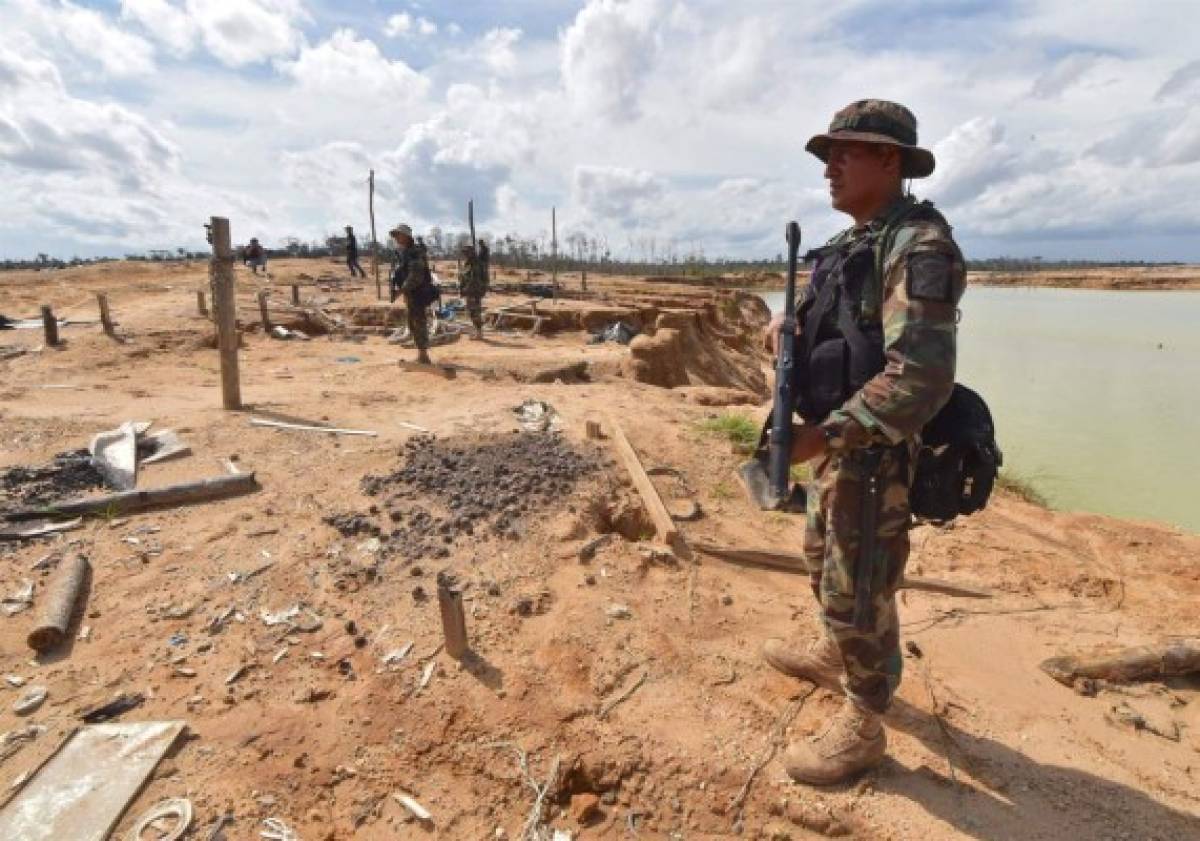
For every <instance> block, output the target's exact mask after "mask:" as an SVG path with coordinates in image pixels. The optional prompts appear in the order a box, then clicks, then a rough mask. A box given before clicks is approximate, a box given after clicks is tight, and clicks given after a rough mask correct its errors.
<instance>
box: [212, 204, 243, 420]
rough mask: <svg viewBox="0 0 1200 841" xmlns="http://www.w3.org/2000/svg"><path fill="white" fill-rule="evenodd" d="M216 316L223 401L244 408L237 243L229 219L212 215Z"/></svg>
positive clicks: (235, 407)
mask: <svg viewBox="0 0 1200 841" xmlns="http://www.w3.org/2000/svg"><path fill="white" fill-rule="evenodd" d="M211 222H212V243H213V256H212V280H213V315H214V316H215V319H216V323H217V347H218V348H219V349H220V351H221V401H222V403H223V405H224V406H225V408H226V409H240V408H242V386H241V381H240V379H239V376H238V332H237V290H236V288H235V286H234V278H233V245H232V244H231V242H230V239H229V220H228V219H225V218H222V217H220V216H214V217H212V220H211Z"/></svg>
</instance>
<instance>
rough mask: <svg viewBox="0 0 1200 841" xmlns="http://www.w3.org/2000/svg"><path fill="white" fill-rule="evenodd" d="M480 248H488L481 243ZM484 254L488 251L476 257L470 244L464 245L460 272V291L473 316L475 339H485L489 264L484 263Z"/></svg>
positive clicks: (469, 313) (468, 312)
mask: <svg viewBox="0 0 1200 841" xmlns="http://www.w3.org/2000/svg"><path fill="white" fill-rule="evenodd" d="M480 248H481V249H486V246H484V245H483V244H482V243H480ZM483 253H486V250H483V251H481V255H480V256H479V257H476V256H475V251H474V249H472V248H471V246H470V245H469V244H468V245H464V246H463V247H462V268H461V269H459V271H458V291H459V293H460V294H461V295H462V296H463V299H464V300H466V302H467V314H468V315H469V316H471V323H472V324H473V325H475V334H474V335H473V336H472V337H471V338H473V339H482V338H483V296H484V295H486V294H487V291H488V276H487V263H486V262H484V259H483V257H482V254H483Z"/></svg>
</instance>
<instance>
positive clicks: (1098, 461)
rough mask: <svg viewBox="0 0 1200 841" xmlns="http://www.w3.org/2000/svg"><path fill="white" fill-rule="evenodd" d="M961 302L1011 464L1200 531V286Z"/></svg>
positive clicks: (965, 339)
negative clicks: (1195, 288) (1198, 289)
mask: <svg viewBox="0 0 1200 841" xmlns="http://www.w3.org/2000/svg"><path fill="white" fill-rule="evenodd" d="M763 298H764V299H765V300H766V302H767V304H768V305H769V306H770V307H771V309H772V310H776V309H778V308H780V307H782V305H783V293H782V292H768V293H766V294H763ZM961 306H962V322H961V324H960V325H959V357H958V381H959V382H961V383H964V384H965V385H969V386H970V387H972V388H974V389H975V390H976V391H978V392H980V393H981V394H982V395H983V396H984V398H985V399H986V400H987V401H988V404H989V406H990V407H991V409H992V414H993V416H994V417H995V421H996V428H997V439H998V440H999V442H1000V447H1001V449H1002V450H1003V451H1004V470H1005V471H1006V472H1010V473H1012V474H1015V475H1017V476H1020V477H1022V478H1024V479H1028V480H1029V481H1031V482H1032V484H1033V485H1034V487H1035V488H1037V490H1038V491H1040V492H1041V493H1042V494H1043V495H1045V496H1046V498H1047V499H1048V500H1049V501H1050V503H1051V504H1052V505H1053V506H1054V507H1056V508H1062V509H1067V510H1080V511H1094V512H1098V513H1102V514H1112V515H1114V516H1119V517H1129V518H1136V519H1148V520H1158V521H1160V522H1165V523H1171V524H1174V525H1178V526H1182V527H1183V528H1186V529H1188V530H1189V531H1194V532H1200V435H1197V432H1198V431H1200V293H1196V292H1142V291H1136V292H1134V291H1130V292H1109V291H1094V290H1077V289H1032V288H1031V289H1008V288H1003V289H1002V288H989V287H972V288H970V289H969V290H968V291H967V294H966V296H965V297H964V298H963V301H962V305H961Z"/></svg>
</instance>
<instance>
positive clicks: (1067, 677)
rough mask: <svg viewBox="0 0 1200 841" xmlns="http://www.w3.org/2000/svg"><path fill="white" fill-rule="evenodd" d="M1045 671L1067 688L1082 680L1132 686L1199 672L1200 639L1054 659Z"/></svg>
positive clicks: (1044, 665) (1047, 661)
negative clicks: (1132, 684)
mask: <svg viewBox="0 0 1200 841" xmlns="http://www.w3.org/2000/svg"><path fill="white" fill-rule="evenodd" d="M1041 668H1042V671H1043V672H1045V673H1046V674H1048V675H1050V677H1052V678H1054V679H1055V680H1057V681H1058V682H1059V683H1061V684H1063V685H1064V686H1074V685H1075V681H1076V680H1078V679H1079V678H1086V679H1091V680H1106V681H1108V682H1110V683H1133V682H1135V681H1139V680H1161V679H1162V678H1165V677H1178V676H1179V675H1186V674H1192V673H1193V672H1200V639H1194V640H1180V641H1179V642H1172V643H1167V644H1165V645H1139V646H1135V647H1133V648H1126V649H1123V650H1121V651H1108V652H1103V653H1093V654H1082V655H1067V656H1064V657H1051V658H1050V659H1049V660H1045V661H1043V662H1042V666H1041Z"/></svg>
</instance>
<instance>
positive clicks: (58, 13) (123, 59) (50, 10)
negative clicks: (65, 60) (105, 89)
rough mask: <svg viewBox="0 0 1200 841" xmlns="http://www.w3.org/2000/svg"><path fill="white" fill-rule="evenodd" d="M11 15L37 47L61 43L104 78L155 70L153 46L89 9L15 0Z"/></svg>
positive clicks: (65, 1) (63, 0)
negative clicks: (31, 35) (22, 21)
mask: <svg viewBox="0 0 1200 841" xmlns="http://www.w3.org/2000/svg"><path fill="white" fill-rule="evenodd" d="M11 13H12V14H14V16H20V17H23V18H25V20H26V21H27V23H28V25H29V28H30V29H31V30H32V31H33V33H36V37H37V41H38V42H39V43H41V44H47V43H49V42H50V41H52V40H60V41H62V42H63V48H64V50H65V51H67V52H68V53H69V54H70V55H71V56H72V57H83V58H86V59H89V60H91V61H94V62H96V63H97V64H98V65H99V66H100V68H101V69H102V70H103V72H104V74H105V75H107V76H110V77H113V78H128V77H134V76H145V75H148V74H150V73H153V72H154V70H155V61H154V45H153V44H151V43H150V42H149V41H147V40H146V39H145V38H142V37H140V36H138V35H133V34H130V33H129V32H126V31H125V30H124V29H122V28H120V27H119V26H117V25H115V24H114V23H113V22H112V21H110V20H109V19H108V18H107V17H106V16H104V15H102V14H100V13H99V12H97V11H94V10H92V9H85V8H83V7H81V6H77V5H75V4H74V3H71V2H68V0H59V2H57V3H50V2H43V0H15V2H14V3H13V4H12V12H11ZM8 14H10V12H8V11H6V16H7V15H8ZM18 19H20V18H18ZM6 23H8V21H7V20H6Z"/></svg>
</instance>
